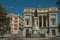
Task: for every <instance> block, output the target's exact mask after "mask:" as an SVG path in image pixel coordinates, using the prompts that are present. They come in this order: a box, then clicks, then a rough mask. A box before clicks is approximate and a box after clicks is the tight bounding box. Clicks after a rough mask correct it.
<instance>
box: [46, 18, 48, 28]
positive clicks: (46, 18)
mask: <svg viewBox="0 0 60 40" xmlns="http://www.w3.org/2000/svg"><path fill="white" fill-rule="evenodd" d="M47 26H48V23H47V18H46V27H47Z"/></svg>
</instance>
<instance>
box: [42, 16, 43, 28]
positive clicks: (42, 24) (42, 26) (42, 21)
mask: <svg viewBox="0 0 60 40" xmlns="http://www.w3.org/2000/svg"><path fill="white" fill-rule="evenodd" d="M42 27H43V16H42Z"/></svg>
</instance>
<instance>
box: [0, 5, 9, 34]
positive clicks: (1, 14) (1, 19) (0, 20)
mask: <svg viewBox="0 0 60 40" xmlns="http://www.w3.org/2000/svg"><path fill="white" fill-rule="evenodd" d="M9 24H10V18H9V17H7V12H6V10H5V9H4V8H3V7H2V5H1V4H0V27H3V29H2V31H3V33H4V32H6V31H7V30H10V29H9V28H10V27H9Z"/></svg>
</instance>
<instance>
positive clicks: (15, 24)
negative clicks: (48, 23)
mask: <svg viewBox="0 0 60 40" xmlns="http://www.w3.org/2000/svg"><path fill="white" fill-rule="evenodd" d="M7 16H8V17H10V27H11V34H19V33H20V32H21V29H22V27H23V24H22V23H23V20H22V18H21V17H20V16H19V15H16V14H8V15H7Z"/></svg>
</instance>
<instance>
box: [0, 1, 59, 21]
mask: <svg viewBox="0 0 60 40" xmlns="http://www.w3.org/2000/svg"><path fill="white" fill-rule="evenodd" d="M56 2H57V0H0V3H1V4H2V6H3V7H4V8H5V9H6V11H7V12H8V13H15V14H19V15H20V16H22V17H24V13H23V10H24V8H48V7H56V6H57V5H56ZM59 15H60V13H59V12H58V22H60V18H59V17H60V16H59Z"/></svg>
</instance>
